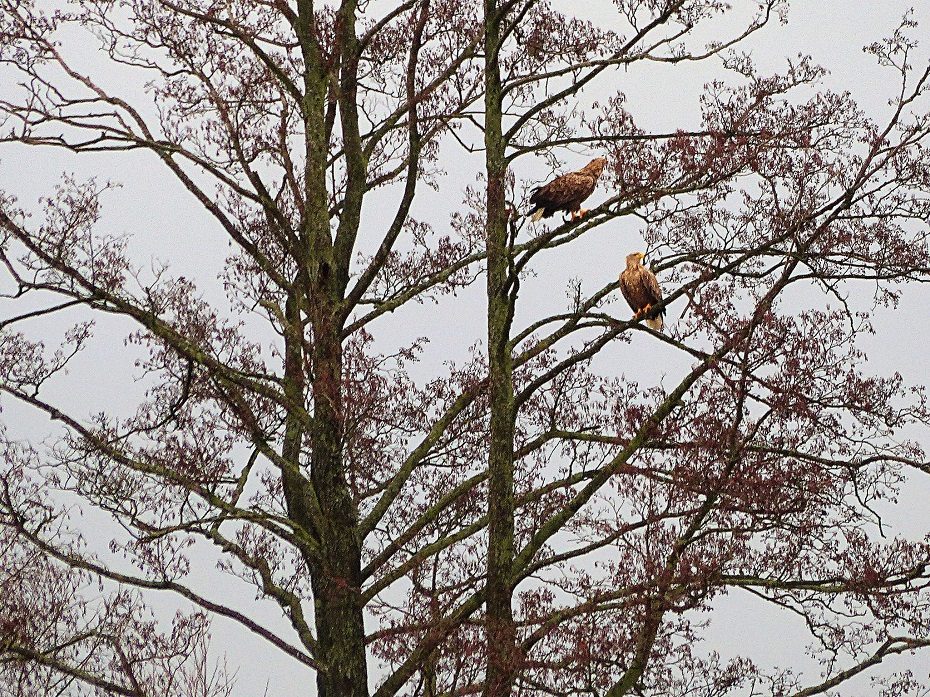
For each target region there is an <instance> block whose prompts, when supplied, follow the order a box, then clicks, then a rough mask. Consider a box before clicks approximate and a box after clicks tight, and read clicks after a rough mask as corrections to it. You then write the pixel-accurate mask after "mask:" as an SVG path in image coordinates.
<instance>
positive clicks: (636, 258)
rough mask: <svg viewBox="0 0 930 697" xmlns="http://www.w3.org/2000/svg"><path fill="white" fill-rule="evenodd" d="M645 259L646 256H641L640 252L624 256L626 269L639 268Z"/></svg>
mask: <svg viewBox="0 0 930 697" xmlns="http://www.w3.org/2000/svg"><path fill="white" fill-rule="evenodd" d="M645 258H646V255H645V254H643V253H642V252H633V253H632V254H627V255H626V265H627V268H630V267H633V266H639V265H640V264H642V263H643V259H645Z"/></svg>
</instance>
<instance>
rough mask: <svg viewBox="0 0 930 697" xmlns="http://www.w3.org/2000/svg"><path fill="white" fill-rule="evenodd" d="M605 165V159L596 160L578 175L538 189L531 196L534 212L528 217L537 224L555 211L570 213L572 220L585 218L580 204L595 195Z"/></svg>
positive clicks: (572, 175) (558, 179)
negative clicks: (595, 188)
mask: <svg viewBox="0 0 930 697" xmlns="http://www.w3.org/2000/svg"><path fill="white" fill-rule="evenodd" d="M606 164H607V158H606V157H596V158H594V159H593V160H591V161H590V162H589V163H588V164H586V165H585V166H584V167H583V168H582V169H579V170H578V171H577V172H569V173H568V174H563V175H562V176H561V177H556V178H555V179H553V180H552V181H551V182H549V183H548V184H545V185H543V186H537V187H536V188H535V189H533V193H532V195H531V196H530V203H531V204H532V205H533V209H532V210H531V211H530V212H529V213H527V214H526V215H527V217H529V218H530V220H532V221H533V222H534V223H535V222H538V221H539V220H540V219H541V218H551V217H552V214H553V213H555V212H556V211H569V212H570V213H571V216H572V217H571V219H572V220H575V219H576V218H583V217H584V214H585V213H587V212H588V211H587V210H585V209H584V208H582V207H581V202H582V201H584V200H585V199H586V198H588V196H590V195H591V194H592V193H593V192H594V187H595V186H597V179H598V177H600V176H601V172H602V171H604V165H606Z"/></svg>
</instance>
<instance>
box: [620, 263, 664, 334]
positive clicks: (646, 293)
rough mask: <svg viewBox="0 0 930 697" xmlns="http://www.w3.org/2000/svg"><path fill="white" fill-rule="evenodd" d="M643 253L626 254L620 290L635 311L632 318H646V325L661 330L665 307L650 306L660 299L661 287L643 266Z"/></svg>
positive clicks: (652, 274) (654, 276)
mask: <svg viewBox="0 0 930 697" xmlns="http://www.w3.org/2000/svg"><path fill="white" fill-rule="evenodd" d="M645 256H646V255H645V254H643V253H642V252H633V253H632V254H627V256H626V269H624V270H623V273H621V274H620V290H621V292H622V293H623V297H624V298H626V301H627V302H628V303H630V308H632V310H633V312H634V313H636V314H634V315H633V319H634V320H638V319H642V318H643V317H645V318H646V326H647V327H649V328H650V329H654V330H655V331H657V332H661V331H662V327H663V326H664V322H663V321H662V317H663V316H664V315H665V308H662V309H661V310H658V311H656V310H653V309H652V306H653V305H655V304H656V303H659V302H661V301H662V289H661V288H659V281H658V280H656V275H655V274H654V273H652V271H650V270H649V269H648V268H646V267H645V266H643V259H644V258H645Z"/></svg>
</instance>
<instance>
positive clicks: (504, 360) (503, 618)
mask: <svg viewBox="0 0 930 697" xmlns="http://www.w3.org/2000/svg"><path fill="white" fill-rule="evenodd" d="M484 13H485V15H484V20H485V45H484V49H485V61H486V62H485V90H486V91H485V132H484V142H485V166H486V175H487V198H486V205H487V210H486V215H487V220H486V238H487V251H488V256H487V272H488V275H487V295H488V311H487V312H488V315H487V318H488V374H489V386H488V389H489V403H490V419H491V424H490V443H489V452H488V475H489V476H488V563H487V601H486V602H487V624H486V633H487V668H486V675H485V686H484V695H486V696H487V697H502V696H504V695H509V694H510V693H511V691H512V687H513V681H514V675H515V669H516V663H517V655H516V632H515V626H514V620H513V606H512V602H511V600H512V598H511V595H512V588H511V579H512V575H513V549H514V538H513V535H514V493H513V462H514V460H513V438H514V390H513V356H512V353H511V349H510V327H511V324H512V321H513V309H514V302H515V297H516V296H515V287H514V284H515V283H516V279H515V278H513V277H512V276H511V273H510V266H511V264H510V250H509V241H508V236H507V222H508V218H509V214H508V210H507V204H506V198H505V183H506V172H507V163H506V160H505V141H504V138H503V134H502V131H503V129H502V112H503V109H502V104H501V100H502V93H501V76H500V66H499V63H498V55H499V48H500V42H501V19H502V14H503V13H502V12H501V11H500V9H499V8H498V7H497V2H496V0H485V3H484Z"/></svg>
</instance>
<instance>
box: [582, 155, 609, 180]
mask: <svg viewBox="0 0 930 697" xmlns="http://www.w3.org/2000/svg"><path fill="white" fill-rule="evenodd" d="M606 165H607V158H606V157H595V158H594V159H593V160H591V161H590V162H589V163H588V164H587V165H585V170H587V171H588V172H590V173H591V174H593V175H594V176H595V177H599V176H601V172H603V171H604V167H605V166H606Z"/></svg>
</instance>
